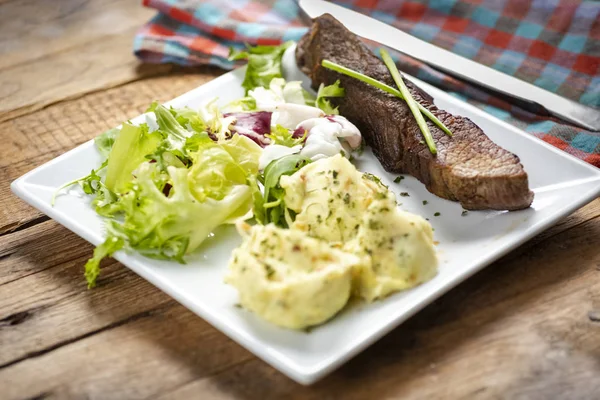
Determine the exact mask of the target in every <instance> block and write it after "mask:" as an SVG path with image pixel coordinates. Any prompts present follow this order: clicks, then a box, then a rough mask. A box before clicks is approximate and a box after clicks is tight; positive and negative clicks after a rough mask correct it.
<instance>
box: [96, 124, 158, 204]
mask: <svg viewBox="0 0 600 400" xmlns="http://www.w3.org/2000/svg"><path fill="white" fill-rule="evenodd" d="M161 140H162V137H161V135H160V133H159V132H152V133H150V132H148V125H146V124H142V125H140V126H135V125H131V124H130V123H124V124H123V127H122V128H121V132H120V133H119V135H118V136H117V139H116V140H115V143H114V145H113V147H112V149H111V151H110V154H109V156H108V166H107V170H106V180H105V182H104V183H105V185H106V187H107V188H108V189H109V190H110V191H111V192H113V193H122V192H124V191H125V190H126V189H127V184H128V183H129V182H130V181H131V178H132V172H133V171H134V170H135V169H136V168H137V167H138V165H140V164H141V163H142V162H144V161H146V155H147V154H149V153H152V152H153V151H154V150H156V148H157V147H158V146H159V144H160V142H161Z"/></svg>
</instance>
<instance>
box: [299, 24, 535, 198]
mask: <svg viewBox="0 0 600 400" xmlns="http://www.w3.org/2000/svg"><path fill="white" fill-rule="evenodd" d="M296 59H297V62H298V66H299V67H300V69H301V70H302V71H303V72H304V73H306V74H307V75H308V76H309V77H310V78H311V79H312V84H313V87H314V88H315V89H316V88H317V87H318V86H319V84H321V83H325V84H326V85H329V84H332V83H334V82H335V81H336V80H337V79H339V80H340V81H341V84H342V86H343V87H344V88H345V90H346V96H345V97H343V98H335V99H332V102H333V103H335V104H336V105H337V106H339V110H340V113H341V114H342V115H344V116H345V117H347V118H348V119H349V120H350V121H352V122H353V123H354V124H355V125H356V126H357V127H358V128H359V129H360V130H361V132H362V134H363V136H364V138H365V139H366V141H367V143H368V144H369V145H370V146H371V147H372V148H373V151H374V153H375V155H376V156H377V158H378V159H379V161H380V162H381V164H382V165H383V167H384V168H385V169H386V170H387V171H389V172H397V173H408V174H411V175H412V176H414V177H416V178H417V179H419V180H420V181H421V182H423V183H424V184H425V185H426V187H427V189H428V190H429V191H430V192H432V193H434V194H436V195H437V196H440V197H443V198H446V199H450V200H455V201H459V202H460V203H461V205H462V206H463V207H464V208H466V209H471V210H478V209H497V210H517V209H521V208H526V207H529V205H530V204H531V202H532V200H533V193H532V192H531V191H530V190H529V186H528V181H527V173H526V172H525V171H524V170H523V166H522V165H521V163H520V161H519V158H518V157H517V156H516V155H514V154H512V153H510V152H509V151H507V150H505V149H503V148H501V147H500V146H498V145H497V144H495V143H494V142H492V141H491V140H490V139H489V138H488V137H487V136H486V135H485V134H484V133H483V131H482V130H481V128H479V127H478V126H477V125H475V124H474V123H473V122H472V121H471V120H469V119H468V118H465V117H461V116H455V115H452V114H450V113H447V112H445V111H443V110H440V109H438V108H437V107H436V106H435V105H433V99H432V98H431V96H429V95H427V94H426V93H424V92H423V91H422V90H420V89H419V88H417V87H416V86H415V85H414V84H412V83H411V82H410V81H408V80H406V79H405V81H406V84H407V86H408V87H409V89H410V91H411V93H412V95H413V97H414V98H415V100H416V101H417V102H419V103H420V104H421V105H423V106H424V107H426V108H428V109H429V110H430V111H431V112H432V113H433V114H434V115H435V116H436V117H437V118H438V119H439V120H440V121H442V122H443V123H444V124H445V125H446V126H447V127H448V128H449V129H450V130H451V131H452V133H453V134H454V136H453V137H449V136H447V135H445V134H444V132H442V131H441V130H440V129H438V128H437V126H435V125H434V124H433V123H431V122H429V121H428V125H429V129H430V130H431V134H432V135H433V137H434V140H435V143H436V146H437V150H438V153H437V155H435V156H434V155H432V154H431V152H430V151H429V149H428V148H427V146H426V145H425V143H424V142H423V136H422V133H421V131H420V129H419V127H418V125H417V123H416V121H415V118H414V116H413V115H412V113H411V111H410V109H409V108H408V106H407V105H406V103H405V102H404V101H403V100H400V99H398V98H396V97H394V96H392V95H389V94H387V93H385V92H383V91H381V90H379V89H376V88H374V87H372V86H369V85H367V84H365V83H363V82H360V81H358V80H356V79H353V78H349V77H347V76H344V75H341V74H338V73H337V72H334V71H331V70H328V69H326V68H323V67H322V66H321V61H322V60H323V59H327V60H330V61H333V62H335V63H338V64H340V65H343V66H345V67H348V68H351V69H353V70H356V71H359V72H361V73H363V74H365V75H368V76H370V77H373V78H375V79H377V80H380V81H382V82H385V83H386V84H388V85H390V86H393V87H396V85H395V83H394V81H393V79H392V77H391V75H390V73H389V71H388V69H387V68H386V66H385V65H384V64H383V62H382V61H381V60H379V58H377V57H376V56H375V55H374V54H373V53H371V51H370V50H369V49H368V48H367V47H366V46H365V45H364V44H363V43H362V42H361V40H360V39H359V38H358V37H357V36H356V35H354V34H353V33H351V32H350V31H348V30H347V29H346V28H345V27H344V26H343V25H342V24H341V23H340V22H339V21H338V20H336V19H335V18H334V17H332V16H331V15H328V14H326V15H322V16H320V17H319V18H316V19H315V20H314V23H313V26H312V28H311V29H310V31H309V32H308V33H307V34H306V35H305V36H304V37H303V38H302V39H301V40H300V43H299V44H298V48H297V50H296ZM426 119H427V118H426Z"/></svg>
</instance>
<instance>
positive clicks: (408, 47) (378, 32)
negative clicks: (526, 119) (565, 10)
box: [298, 0, 600, 131]
mask: <svg viewBox="0 0 600 400" xmlns="http://www.w3.org/2000/svg"><path fill="white" fill-rule="evenodd" d="M298 4H299V6H300V8H301V10H302V11H303V12H304V13H305V14H306V15H307V16H308V17H310V18H316V17H318V16H320V15H322V14H325V13H329V14H331V15H332V16H334V17H335V18H336V19H338V20H339V21H340V22H341V23H342V24H344V25H345V26H346V28H348V29H349V30H350V31H352V32H353V33H354V34H356V35H358V36H361V37H363V38H366V39H369V40H373V41H376V42H379V43H381V44H382V45H384V46H387V47H390V48H392V49H394V50H397V51H399V52H401V53H404V54H406V55H408V56H410V57H413V58H416V59H418V60H420V61H422V62H424V63H426V64H428V65H430V66H432V67H434V68H436V69H439V70H442V71H444V72H447V73H449V74H451V75H453V76H456V77H458V78H461V79H463V80H465V81H470V82H473V83H476V84H477V85H480V86H483V87H484V88H487V89H489V90H492V91H495V92H498V93H500V94H501V95H503V96H508V97H510V98H513V99H515V100H516V101H517V102H518V103H529V104H530V106H531V108H533V109H537V110H539V109H543V110H545V111H547V112H548V114H550V115H553V116H555V117H557V118H560V119H563V120H566V121H568V122H571V123H573V124H576V125H578V126H581V127H583V128H585V129H587V130H591V131H600V110H599V109H596V108H593V107H589V106H586V105H584V104H580V103H577V102H575V101H573V100H570V99H567V98H565V97H562V96H559V95H557V94H555V93H552V92H550V91H548V90H545V89H542V88H540V87H537V86H535V85H533V84H531V83H528V82H525V81H522V80H520V79H518V78H515V77H513V76H511V75H508V74H505V73H503V72H500V71H497V70H495V69H493V68H490V67H488V66H485V65H483V64H479V63H477V62H475V61H472V60H469V59H468V58H465V57H462V56H459V55H457V54H454V53H452V52H450V51H448V50H445V49H442V48H440V47H437V46H435V45H433V44H431V43H427V42H425V41H423V40H421V39H418V38H416V37H414V36H412V35H410V34H408V33H406V32H403V31H401V30H400V29H397V28H395V27H393V26H391V25H388V24H386V23H384V22H381V21H378V20H376V19H374V18H371V17H369V16H368V15H364V14H360V13H358V12H356V11H353V10H350V9H347V8H344V7H342V6H338V5H336V4H332V3H328V2H326V1H323V0H299V1H298Z"/></svg>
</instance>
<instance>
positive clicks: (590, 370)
mask: <svg viewBox="0 0 600 400" xmlns="http://www.w3.org/2000/svg"><path fill="white" fill-rule="evenodd" d="M598 221H599V218H598V217H597V218H594V219H592V220H589V221H587V222H584V223H581V224H578V225H575V226H574V227H573V228H572V229H568V230H567V231H565V232H563V233H562V234H561V235H556V236H550V237H549V238H548V239H547V240H545V241H542V242H540V243H538V244H537V245H536V246H535V247H532V248H530V249H529V251H528V252H527V253H526V254H523V256H522V257H519V258H505V259H503V260H501V261H499V262H497V263H495V264H493V265H492V266H490V267H488V268H486V269H485V270H484V271H482V272H481V273H479V274H477V275H476V276H474V277H473V278H472V279H470V280H468V281H467V282H465V283H463V284H461V285H460V286H459V287H458V288H456V289H454V290H452V291H451V292H450V293H448V294H447V295H445V296H443V297H442V298H441V299H439V300H438V301H436V302H435V303H433V304H432V305H430V306H429V307H427V308H426V309H425V310H424V311H422V312H420V313H419V314H418V315H416V316H415V317H414V318H412V319H411V320H409V321H408V322H407V323H405V324H404V325H402V326H401V327H399V328H398V329H396V330H394V331H393V332H392V333H390V334H389V335H387V336H386V337H385V338H384V339H382V340H381V341H380V342H379V343H377V344H376V345H374V346H373V347H372V348H370V349H369V350H367V351H365V352H364V353H363V354H361V355H359V356H358V357H357V358H356V359H354V360H353V361H351V362H350V363H349V364H348V365H347V366H345V367H343V368H342V369H341V370H340V371H338V372H336V373H334V374H333V375H332V376H331V377H329V378H326V379H325V380H324V381H322V382H320V383H318V384H317V385H315V386H313V387H309V388H304V387H300V386H299V385H297V384H295V383H293V382H292V381H290V380H289V379H287V378H285V377H284V376H282V375H281V374H279V373H278V372H276V371H275V370H274V369H272V368H271V367H269V366H267V365H266V364H264V363H263V362H261V361H259V360H257V359H255V358H253V357H252V356H251V355H250V354H249V353H248V352H246V351H245V350H243V349H242V348H241V347H239V346H237V345H236V344H234V343H233V342H231V341H230V340H229V339H227V338H226V337H225V336H224V335H221V334H219V333H217V332H216V331H215V330H214V329H213V328H211V327H209V326H208V325H207V324H206V323H205V322H204V321H202V320H201V319H200V318H197V317H195V316H194V315H192V314H191V313H190V312H189V311H187V310H186V309H184V308H183V307H181V306H179V305H175V304H173V303H171V302H169V301H166V302H164V303H160V304H159V305H158V306H157V308H154V307H146V306H145V304H146V303H152V301H147V300H146V298H147V297H148V296H149V293H151V292H145V291H144V290H141V289H140V288H135V287H129V288H124V287H119V282H120V281H122V280H124V278H118V279H113V278H110V279H109V280H108V283H107V284H106V286H104V287H102V288H100V289H98V290H93V291H89V292H88V291H85V290H82V291H80V292H78V290H81V289H82V287H81V285H82V282H81V281H80V280H78V279H80V278H79V276H78V275H79V271H76V272H77V273H75V272H73V271H75V269H76V268H75V267H64V269H56V270H55V272H53V271H52V270H51V269H48V270H47V273H45V278H44V279H42V278H41V275H42V274H43V272H40V273H38V274H36V275H40V278H36V279H37V280H36V281H27V279H31V278H32V276H27V277H25V278H23V279H19V280H17V281H15V282H11V283H8V284H6V285H3V286H7V285H14V286H13V288H12V289H11V291H10V293H2V294H0V296H1V298H5V299H6V298H7V294H8V296H9V297H10V296H20V297H19V301H26V302H29V303H28V304H29V305H33V306H39V304H40V303H39V302H40V301H45V300H40V298H42V296H44V293H45V292H46V291H45V290H44V287H47V288H49V290H48V291H47V292H48V293H49V295H48V297H50V298H59V297H60V298H62V299H64V300H63V302H62V304H61V302H60V301H59V302H58V304H59V305H56V306H55V305H52V304H51V305H50V306H49V308H48V309H49V310H52V309H53V310H54V312H52V313H51V316H49V317H48V321H47V322H45V323H43V324H42V323H41V322H35V321H36V320H38V319H39V320H41V317H40V316H41V314H38V315H40V316H38V315H36V314H34V315H33V316H32V318H31V319H30V320H28V321H25V322H24V324H26V323H34V322H35V323H39V324H40V325H38V326H36V325H31V328H30V329H22V328H19V327H18V325H17V326H16V327H17V328H15V326H10V325H9V326H2V327H1V328H0V330H1V331H4V330H7V329H8V330H11V329H19V331H18V334H14V336H13V338H15V339H14V340H15V341H16V338H17V337H20V338H21V340H22V341H23V342H29V341H30V338H31V337H37V338H38V339H39V340H44V339H43V336H44V335H46V336H54V335H57V334H60V333H58V332H57V331H59V330H62V329H70V330H73V329H77V326H80V325H83V326H86V325H87V324H88V323H89V322H88V321H90V320H91V321H94V320H96V319H97V318H99V317H97V316H95V315H94V314H96V313H101V314H103V316H104V318H106V319H105V320H104V321H103V322H107V321H109V320H110V321H116V322H113V325H110V324H109V325H107V328H106V329H99V333H97V334H90V335H84V338H83V339H81V340H77V341H74V342H69V341H67V342H64V340H63V341H62V342H60V343H59V345H58V346H56V348H55V349H54V350H51V351H47V352H38V353H37V354H38V355H35V354H34V356H31V357H28V358H25V359H23V360H22V361H20V362H17V363H14V364H12V365H10V366H8V367H5V368H3V369H0V387H3V388H8V389H7V390H5V391H4V392H3V395H4V397H5V398H7V399H10V398H29V397H34V396H39V395H41V394H43V395H44V397H91V398H146V397H149V396H155V395H157V394H162V395H163V396H164V398H189V397H197V396H199V395H202V396H206V397H208V396H209V395H210V396H211V398H212V397H214V398H238V397H248V398H265V399H266V398H287V397H289V398H314V399H320V398H331V397H340V398H349V399H353V398H357V399H359V398H365V397H370V396H373V395H376V396H377V397H378V398H382V397H409V398H440V397H445V398H457V397H465V398H471V397H485V398H490V397H491V398H494V397H509V398H513V397H518V396H522V397H528V396H531V395H535V396H536V397H539V398H557V397H558V398H594V393H595V392H596V391H598V390H600V381H598V380H597V379H596V378H597V376H598V374H599V373H600V365H599V364H598V363H597V360H598V357H599V356H600V340H599V339H600V336H599V335H600V325H598V322H593V321H592V320H591V319H590V317H589V315H590V313H593V312H594V311H598V310H600V295H599V294H598V293H600V281H598V279H597V276H598V275H597V274H598V271H597V270H596V267H598V266H600V253H599V252H598V247H597V246H598V237H600V223H598ZM47 224H53V223H52V222H46V223H44V224H41V225H47ZM30 229H39V228H38V226H36V227H34V228H30ZM46 229H48V232H47V234H46V236H47V237H51V236H52V235H54V234H55V231H53V230H52V229H51V228H46ZM41 236H42V237H43V236H44V235H41ZM31 240H33V239H31ZM44 241H45V242H47V245H46V246H56V244H55V243H54V242H52V241H49V240H48V239H44ZM40 251H41V250H40ZM74 251H75V250H74ZM23 254H26V251H23ZM565 254H568V258H566V257H565ZM73 255H75V253H73ZM82 257H83V256H82ZM66 258H72V257H71V256H70V257H66ZM570 260H577V262H569V261H570ZM17 261H19V260H18V259H17ZM32 262H35V263H36V264H39V263H40V261H39V260H35V261H32ZM73 262H75V259H73ZM61 268H62V267H61ZM110 268H112V267H109V269H110ZM61 271H64V272H61ZM67 271H69V272H67ZM107 272H108V274H111V273H113V274H114V272H109V271H107ZM108 274H107V275H105V279H108V276H109V275H108ZM33 276H35V275H33ZM61 276H62V277H61ZM123 276H127V275H123ZM65 277H67V278H65ZM75 280H77V282H75ZM111 285H114V286H111ZM37 286H39V287H40V288H39V289H36V287H37ZM64 286H67V289H64ZM109 287H110V288H113V287H114V291H113V290H112V289H109ZM0 288H1V287H0ZM27 289H28V290H35V291H36V294H35V295H33V296H32V297H31V298H32V299H33V301H32V300H26V299H27V296H26V295H20V294H19V292H21V291H25V290H27ZM127 289H128V290H127ZM108 291H110V292H111V293H110V295H109V294H108V293H107V292H108ZM123 291H128V292H130V293H129V294H124V293H122V292H123ZM103 292H104V294H102V293H103ZM68 293H73V295H72V297H68V296H67V294H68ZM88 296H98V297H95V300H91V299H89V298H88ZM119 296H124V297H119ZM128 296H133V297H134V299H133V300H132V299H131V298H130V297H128ZM48 301H49V302H52V301H51V300H48ZM154 301H156V300H154ZM86 302H87V303H86ZM131 302H133V303H135V302H139V303H140V304H143V305H144V306H141V307H140V308H139V310H146V311H143V312H142V313H139V314H133V315H131V316H130V317H127V318H129V319H125V320H124V322H123V323H119V322H118V321H122V320H121V318H122V317H124V316H122V315H119V316H118V318H113V317H112V315H113V314H115V313H119V312H120V311H119V308H120V307H128V304H129V303H131ZM69 303H75V305H69ZM110 303H113V304H112V305H111V304H110ZM86 304H87V306H86ZM69 307H70V308H69ZM97 307H99V308H100V309H102V310H105V311H103V312H99V311H98V309H97ZM104 307H106V309H105V308H104ZM591 315H593V314H591ZM52 319H54V320H55V321H56V322H55V323H54V324H52ZM113 326H114V327H113ZM24 327H25V325H24V326H23V328H24ZM57 327H60V329H57ZM92 333H93V332H92ZM2 335H7V336H0V343H2V344H4V341H6V339H4V338H6V337H8V335H10V334H4V333H2ZM50 342H51V340H49V341H47V343H50ZM11 343H15V342H14V341H13V342H11ZM7 347H9V348H10V347H12V346H4V345H3V346H2V348H3V349H4V348H7Z"/></svg>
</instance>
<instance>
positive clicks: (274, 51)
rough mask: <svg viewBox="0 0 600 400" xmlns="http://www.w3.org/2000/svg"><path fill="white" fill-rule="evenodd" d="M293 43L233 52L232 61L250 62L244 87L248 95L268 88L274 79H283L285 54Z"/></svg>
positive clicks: (230, 55) (243, 83)
mask: <svg viewBox="0 0 600 400" xmlns="http://www.w3.org/2000/svg"><path fill="white" fill-rule="evenodd" d="M292 43H293V42H286V43H283V44H281V45H279V46H248V47H247V48H246V49H245V50H243V51H235V50H233V49H232V50H231V52H230V54H229V59H230V60H248V67H247V69H246V75H245V76H244V81H243V82H242V87H243V88H244V89H245V90H246V95H248V92H249V91H250V90H252V89H255V88H257V87H268V86H269V83H271V80H272V79H273V78H281V77H282V69H281V65H282V58H283V53H285V51H286V50H287V49H288V47H290V46H291V45H292Z"/></svg>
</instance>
